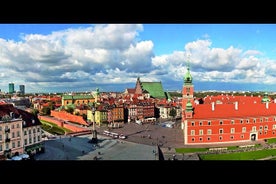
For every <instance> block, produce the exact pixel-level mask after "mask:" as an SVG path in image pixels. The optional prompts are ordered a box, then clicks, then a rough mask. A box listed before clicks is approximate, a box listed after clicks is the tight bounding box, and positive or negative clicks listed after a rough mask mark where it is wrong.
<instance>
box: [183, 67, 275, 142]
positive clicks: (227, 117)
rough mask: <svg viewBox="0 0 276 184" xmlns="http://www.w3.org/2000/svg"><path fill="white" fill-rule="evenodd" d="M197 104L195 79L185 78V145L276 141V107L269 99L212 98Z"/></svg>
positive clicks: (241, 97) (264, 97)
mask: <svg viewBox="0 0 276 184" xmlns="http://www.w3.org/2000/svg"><path fill="white" fill-rule="evenodd" d="M205 101H206V103H205V102H204V103H203V104H195V103H193V85H192V77H191V74H190V71H189V67H188V71H187V73H186V74H185V76H184V85H183V90H182V122H181V127H182V129H183V133H184V144H186V145H199V144H221V143H240V142H250V141H253V142H254V141H257V140H264V139H269V138H274V137H276V104H275V103H274V102H273V101H272V100H271V99H270V98H269V97H268V95H267V93H265V94H264V96H263V97H243V96H236V97H234V96H221V97H220V98H219V99H218V97H208V98H207V99H205Z"/></svg>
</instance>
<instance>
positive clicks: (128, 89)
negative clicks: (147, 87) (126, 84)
mask: <svg viewBox="0 0 276 184" xmlns="http://www.w3.org/2000/svg"><path fill="white" fill-rule="evenodd" d="M127 93H128V94H134V93H135V88H127Z"/></svg>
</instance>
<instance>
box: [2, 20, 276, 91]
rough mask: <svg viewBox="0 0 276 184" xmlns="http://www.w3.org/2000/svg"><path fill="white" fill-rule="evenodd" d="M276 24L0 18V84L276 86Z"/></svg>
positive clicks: (38, 87)
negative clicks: (188, 80) (187, 79)
mask: <svg viewBox="0 0 276 184" xmlns="http://www.w3.org/2000/svg"><path fill="white" fill-rule="evenodd" d="M275 33H276V25H275V24H0V51H1V52H0V61H1V62H0V89H1V91H4V92H7V91H8V83H9V82H13V83H14V84H15V90H19V85H20V84H23V85H25V88H26V92H71V91H94V90H95V89H96V88H97V87H99V88H100V90H101V91H124V90H125V89H126V88H133V87H134V86H135V82H136V79H137V77H140V79H141V80H142V81H161V82H162V84H163V88H164V90H181V89H182V85H183V76H184V74H185V72H186V69H187V68H186V64H187V60H188V55H190V57H189V61H190V66H191V74H192V76H193V82H194V85H195V90H236V91H240V90H244V91H263V90H265V91H276V85H274V84H275V82H276V74H275V73H276V54H275V53H276V37H275Z"/></svg>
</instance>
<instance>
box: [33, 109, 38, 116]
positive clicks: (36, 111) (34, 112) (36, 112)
mask: <svg viewBox="0 0 276 184" xmlns="http://www.w3.org/2000/svg"><path fill="white" fill-rule="evenodd" d="M38 113H39V111H38V110H37V109H33V110H32V114H33V115H35V116H36V117H37V114H38Z"/></svg>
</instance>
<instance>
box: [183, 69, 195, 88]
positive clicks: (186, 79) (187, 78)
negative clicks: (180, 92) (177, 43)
mask: <svg viewBox="0 0 276 184" xmlns="http://www.w3.org/2000/svg"><path fill="white" fill-rule="evenodd" d="M187 70H188V71H187V72H186V74H185V76H184V83H185V84H186V83H189V84H190V83H192V80H193V78H192V75H191V73H190V68H187Z"/></svg>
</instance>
